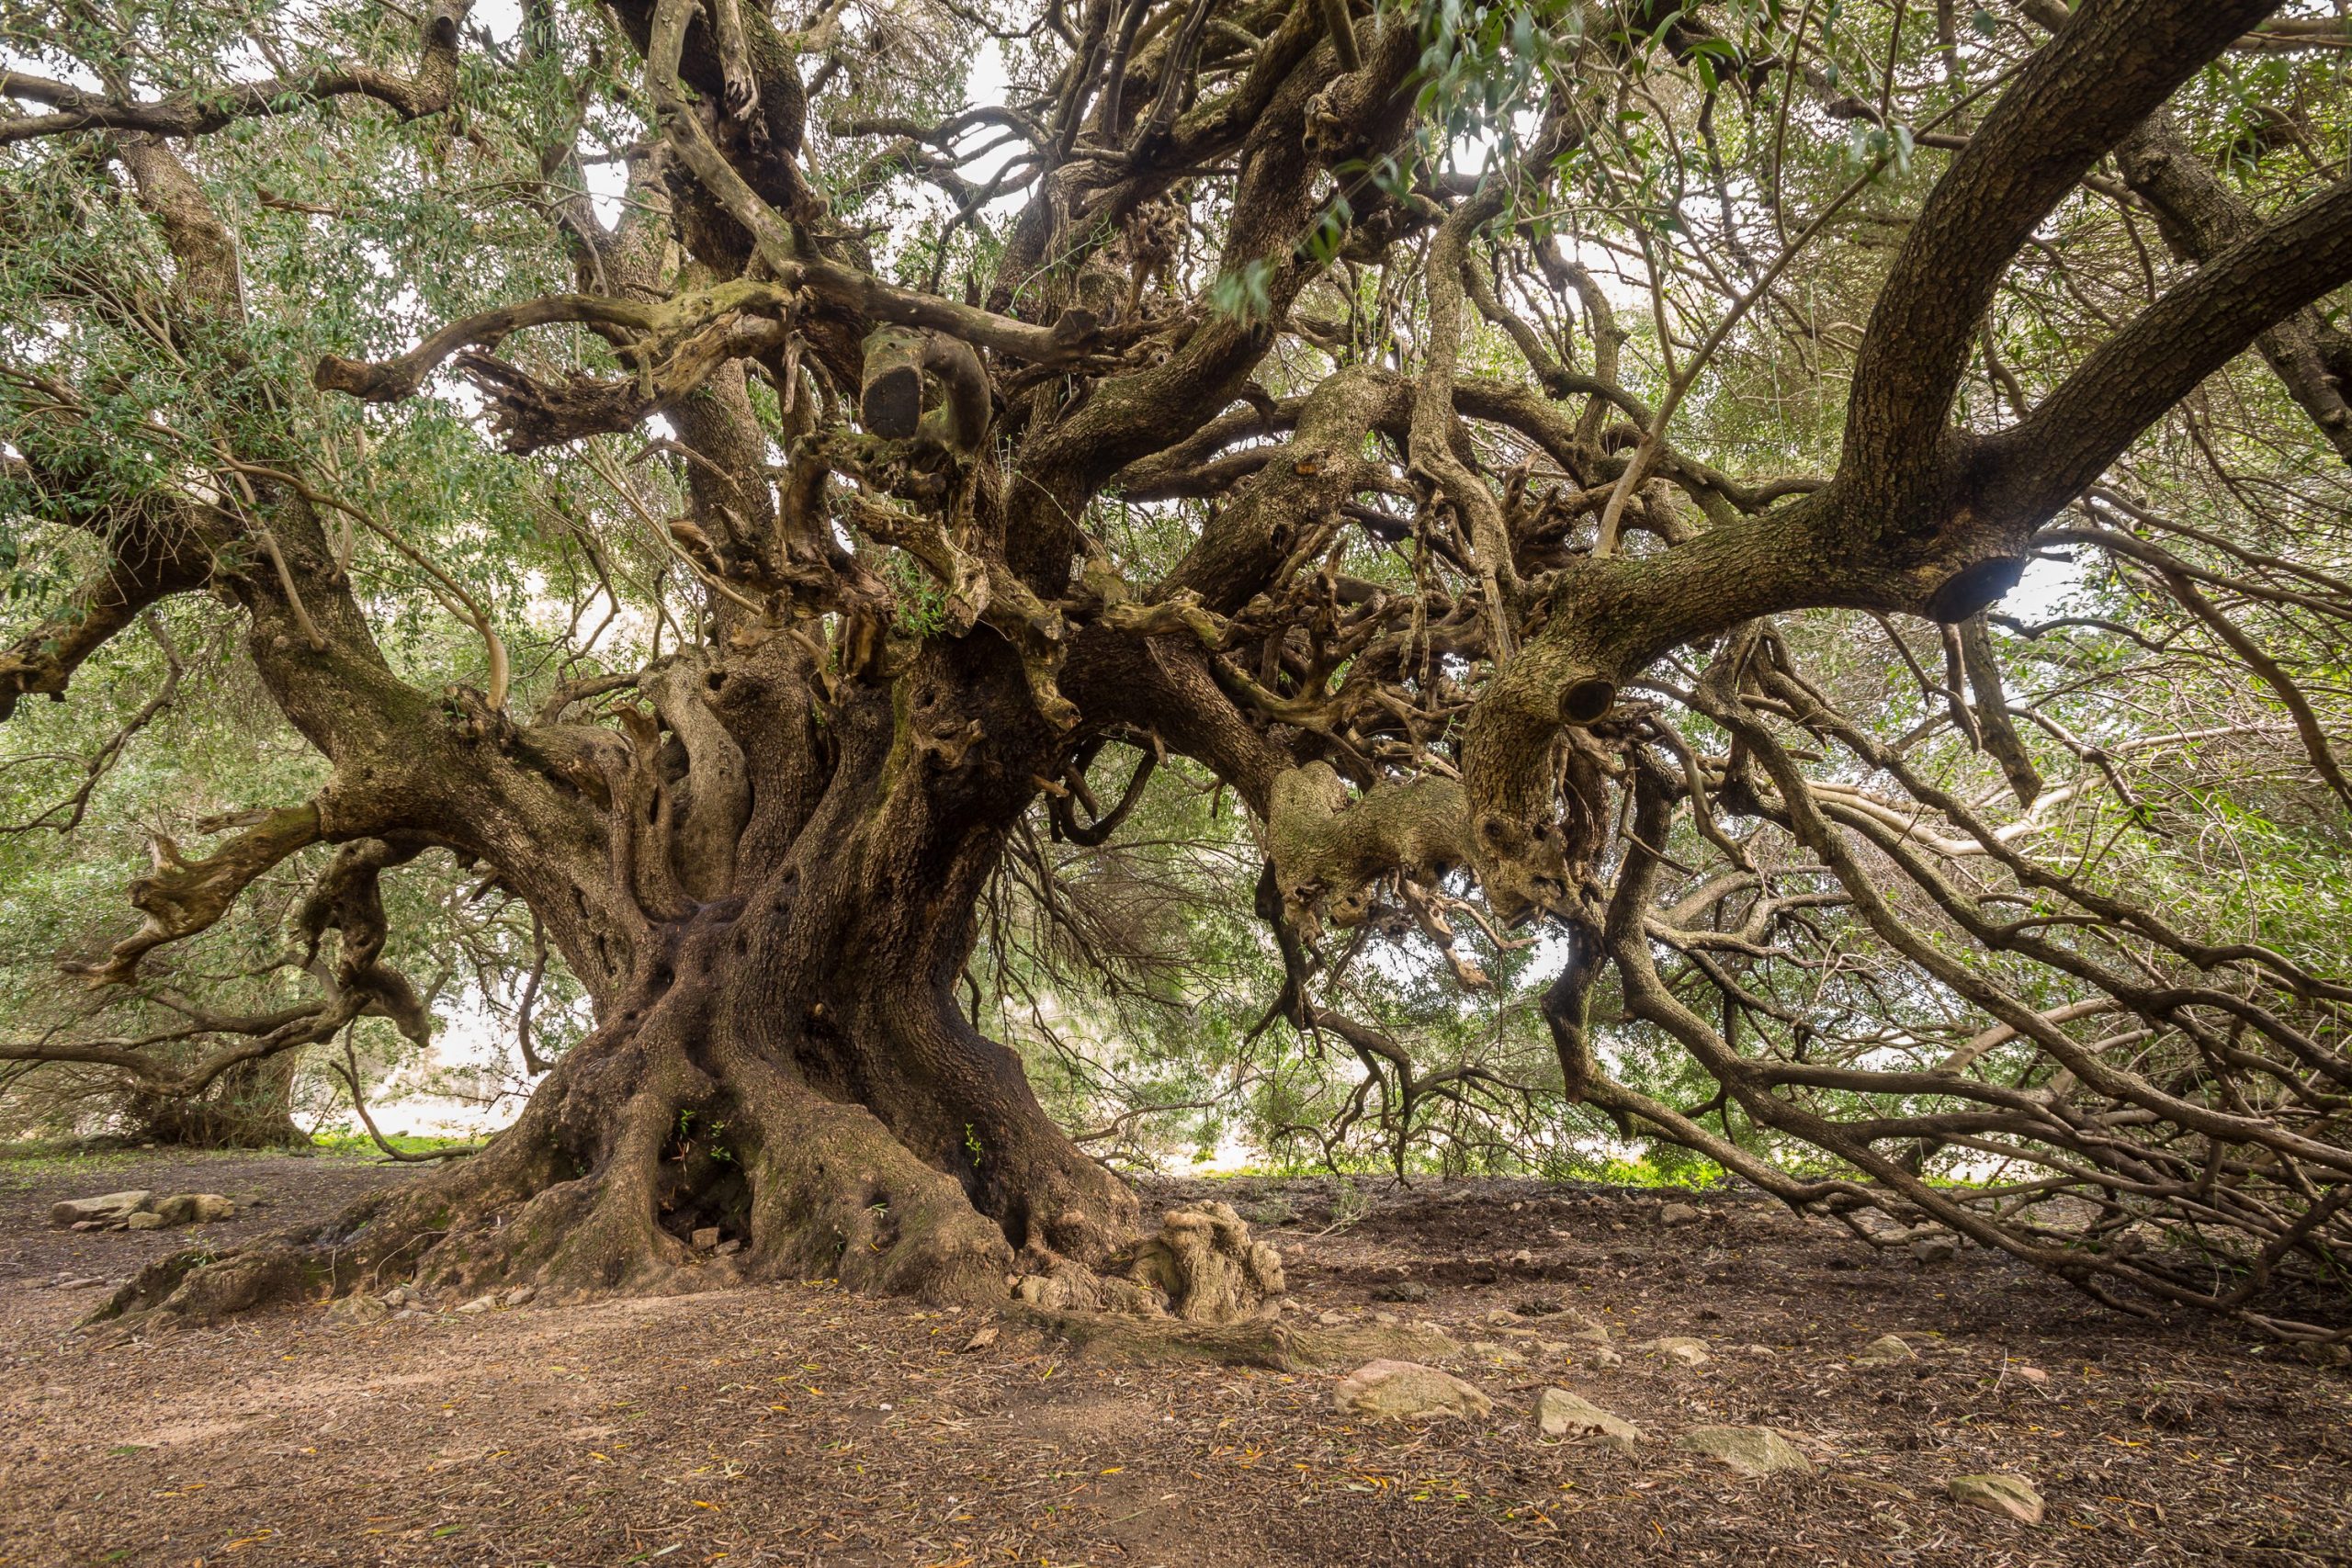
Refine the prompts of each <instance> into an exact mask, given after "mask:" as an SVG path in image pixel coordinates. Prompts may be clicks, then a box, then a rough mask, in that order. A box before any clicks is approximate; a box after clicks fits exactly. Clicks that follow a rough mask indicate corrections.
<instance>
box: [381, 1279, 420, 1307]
mask: <svg viewBox="0 0 2352 1568" xmlns="http://www.w3.org/2000/svg"><path fill="white" fill-rule="evenodd" d="M415 1299H416V1292H414V1291H412V1290H410V1289H409V1288H408V1287H407V1286H406V1285H394V1286H393V1287H392V1288H391V1289H390V1290H389V1291H386V1292H384V1304H385V1305H386V1306H388V1307H391V1308H393V1309H395V1310H397V1309H399V1308H401V1307H404V1306H406V1305H408V1304H409V1303H411V1302H413V1301H414V1300H415Z"/></svg>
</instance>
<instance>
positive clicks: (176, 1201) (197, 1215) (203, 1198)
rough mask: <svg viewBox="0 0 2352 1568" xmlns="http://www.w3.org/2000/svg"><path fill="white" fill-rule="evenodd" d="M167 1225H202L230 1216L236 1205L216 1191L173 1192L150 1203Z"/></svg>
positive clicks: (233, 1213)
mask: <svg viewBox="0 0 2352 1568" xmlns="http://www.w3.org/2000/svg"><path fill="white" fill-rule="evenodd" d="M150 1207H152V1208H153V1210H154V1212H155V1213H158V1214H160V1215H162V1216H163V1221H164V1224H167V1225H204V1224H211V1223H212V1222H213V1221H215V1220H225V1219H229V1218H232V1216H234V1215H235V1213H236V1212H237V1205H236V1204H234V1203H233V1202H232V1201H229V1200H228V1199H226V1198H223V1197H222V1196H221V1195H220V1193H218V1192H175V1193H173V1194H172V1195H171V1196H170V1197H168V1198H158V1199H156V1200H155V1201H154V1202H153V1204H151V1205H150Z"/></svg>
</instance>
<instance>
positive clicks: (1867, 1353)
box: [1854, 1334, 1919, 1367]
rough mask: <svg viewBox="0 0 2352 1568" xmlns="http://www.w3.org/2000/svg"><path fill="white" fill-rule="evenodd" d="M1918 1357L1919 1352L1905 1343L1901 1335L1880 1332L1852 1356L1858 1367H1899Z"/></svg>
mask: <svg viewBox="0 0 2352 1568" xmlns="http://www.w3.org/2000/svg"><path fill="white" fill-rule="evenodd" d="M1917 1359H1919V1353H1918V1352H1917V1350H1914V1349H1912V1348H1911V1347H1910V1346H1909V1345H1908V1344H1906V1343H1905V1341H1904V1339H1903V1337H1902V1336H1900V1335H1896V1334H1882V1335H1880V1336H1879V1337H1877V1338H1875V1339H1873V1340H1871V1342H1870V1343H1869V1344H1867V1345H1865V1346H1863V1347H1862V1348H1861V1353H1860V1354H1859V1355H1857V1356H1856V1357H1855V1358H1854V1365H1856V1366H1858V1367H1900V1366H1906V1365H1908V1364H1909V1363H1911V1362H1913V1361H1916V1360H1917Z"/></svg>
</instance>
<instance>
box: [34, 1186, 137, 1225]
mask: <svg viewBox="0 0 2352 1568" xmlns="http://www.w3.org/2000/svg"><path fill="white" fill-rule="evenodd" d="M154 1196H155V1194H154V1193H153V1192H152V1191H149V1190H144V1189H142V1190H139V1191H136V1192H106V1193H101V1194H100V1195H98V1196H97V1197H96V1198H68V1199H66V1200H65V1201H63V1202H62V1203H51V1205H50V1206H49V1223H50V1224H52V1225H58V1226H64V1225H72V1224H79V1223H81V1222H82V1221H84V1220H96V1221H98V1222H99V1223H101V1224H106V1223H109V1222H111V1221H115V1220H119V1219H122V1218H124V1217H125V1216H126V1215H129V1214H130V1213H133V1212H134V1211H136V1210H140V1209H143V1208H145V1207H146V1206H147V1202H148V1200H150V1199H152V1198H153V1197H154Z"/></svg>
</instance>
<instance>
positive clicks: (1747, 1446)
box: [1674, 1427, 1813, 1476]
mask: <svg viewBox="0 0 2352 1568" xmlns="http://www.w3.org/2000/svg"><path fill="white" fill-rule="evenodd" d="M1674 1446H1675V1447H1676V1448H1677V1449H1679V1450H1681V1451H1682V1452H1684V1453H1692V1454H1704V1455H1705V1456H1706V1457H1707V1458H1709V1459H1712V1460H1715V1461H1719V1462H1720V1463H1723V1464H1725V1465H1728V1466H1730V1467H1731V1468H1732V1469H1733V1470H1736V1471H1737V1472H1739V1473H1740V1474H1742V1475H1757V1476H1762V1475H1811V1474H1812V1473H1813V1461H1811V1460H1809V1459H1807V1458H1806V1457H1805V1455H1804V1450H1801V1449H1799V1448H1798V1447H1797V1446H1796V1445H1795V1444H1794V1443H1792V1442H1791V1441H1789V1439H1788V1438H1787V1437H1786V1435H1784V1434H1783V1433H1781V1431H1779V1430H1778V1429H1777V1428H1775V1427H1691V1429H1690V1430H1689V1431H1687V1432H1685V1433H1683V1434H1682V1435H1681V1436H1680V1437H1679V1438H1675V1439H1674Z"/></svg>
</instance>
